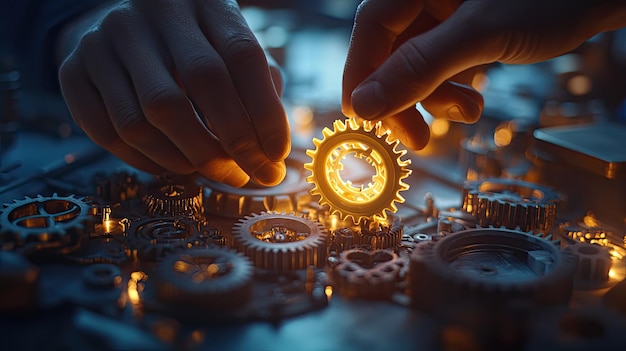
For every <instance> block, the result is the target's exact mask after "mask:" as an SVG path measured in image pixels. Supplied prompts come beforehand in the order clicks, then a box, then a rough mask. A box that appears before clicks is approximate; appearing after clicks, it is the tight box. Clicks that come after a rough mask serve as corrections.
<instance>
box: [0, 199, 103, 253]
mask: <svg viewBox="0 0 626 351" xmlns="http://www.w3.org/2000/svg"><path fill="white" fill-rule="evenodd" d="M3 207H4V208H3V209H2V211H1V212H0V246H1V247H3V248H9V249H15V248H22V249H24V250H25V251H26V252H28V251H30V250H42V249H46V250H47V249H54V250H56V252H58V253H67V252H70V251H73V250H75V249H76V248H78V246H79V245H80V239H81V235H82V234H83V233H84V232H90V231H93V230H92V229H93V228H91V225H92V224H93V223H94V221H93V218H91V217H92V216H91V215H92V214H93V212H94V211H93V208H92V207H91V206H90V205H89V204H87V203H86V202H85V201H84V200H83V198H76V197H74V196H73V195H70V196H58V195H57V194H53V195H52V196H41V195H38V196H37V197H35V198H29V197H27V198H25V199H24V200H15V201H14V202H13V203H10V204H5V205H4V206H3ZM90 228H91V229H90Z"/></svg>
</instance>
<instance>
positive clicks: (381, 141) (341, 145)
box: [304, 118, 411, 223]
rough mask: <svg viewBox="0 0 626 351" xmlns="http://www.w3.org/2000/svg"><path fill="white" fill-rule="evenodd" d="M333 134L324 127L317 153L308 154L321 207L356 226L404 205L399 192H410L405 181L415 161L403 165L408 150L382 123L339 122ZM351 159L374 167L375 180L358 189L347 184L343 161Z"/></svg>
mask: <svg viewBox="0 0 626 351" xmlns="http://www.w3.org/2000/svg"><path fill="white" fill-rule="evenodd" d="M333 127H334V130H330V129H329V128H324V129H323V130H322V134H323V136H324V138H323V139H322V140H319V139H313V144H314V145H315V148H316V149H315V150H307V155H309V156H310V157H311V162H310V163H307V164H305V165H304V167H305V168H306V169H308V170H309V171H310V172H311V175H310V176H308V177H307V181H309V182H310V183H313V184H315V187H314V188H313V189H312V190H311V194H313V195H319V196H320V204H326V205H328V206H329V208H330V211H331V213H338V214H339V215H340V216H341V218H344V219H346V218H351V219H352V220H353V221H354V222H355V223H359V222H361V221H362V220H365V219H371V218H372V217H375V216H379V217H382V218H386V216H387V214H386V211H390V212H396V211H397V210H398V208H397V207H396V204H395V203H396V202H398V203H402V202H404V198H403V197H402V196H401V195H400V192H401V191H403V190H407V189H408V188H409V186H408V184H406V183H404V182H403V179H404V178H406V177H408V176H409V174H411V170H410V169H408V168H407V167H408V166H409V164H410V160H403V159H402V156H404V155H405V154H406V150H398V148H397V147H398V145H399V144H400V142H399V141H398V140H393V139H391V137H390V135H389V132H388V131H385V130H383V128H382V124H381V123H380V122H379V123H372V122H370V121H365V122H363V123H362V124H361V123H359V122H358V121H357V119H355V118H350V119H347V120H345V121H341V120H336V121H335V122H334V123H333ZM349 155H352V156H354V157H355V158H358V159H360V160H363V161H365V162H367V163H368V164H369V166H371V167H373V169H374V173H373V175H372V176H371V179H368V180H366V181H363V182H362V183H361V184H360V185H358V186H355V185H353V183H356V180H355V179H344V176H343V174H342V171H345V168H346V167H344V163H343V162H344V160H345V158H346V157H347V156H349Z"/></svg>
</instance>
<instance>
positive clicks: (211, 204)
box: [201, 150, 314, 218]
mask: <svg viewBox="0 0 626 351" xmlns="http://www.w3.org/2000/svg"><path fill="white" fill-rule="evenodd" d="M304 158H305V157H304V153H303V152H301V153H299V152H297V150H294V151H293V152H292V153H291V154H290V155H289V157H288V158H287V159H286V160H285V165H286V167H287V173H286V175H285V179H284V180H283V181H282V182H281V183H280V184H279V185H277V186H274V187H271V188H248V187H244V188H235V187H231V186H229V185H226V184H224V183H220V182H214V181H212V180H209V179H202V180H201V182H202V184H203V185H205V198H206V210H207V212H208V213H212V214H216V215H219V216H223V217H229V218H241V217H242V216H245V215H247V214H249V213H259V212H261V211H276V212H286V213H289V212H300V211H302V210H304V209H307V208H309V207H310V205H309V204H311V203H313V202H314V201H313V197H312V195H311V194H310V193H309V191H310V190H311V189H312V188H313V186H312V185H311V184H309V183H308V182H307V181H306V175H305V169H304V163H305V162H306V161H305V160H304Z"/></svg>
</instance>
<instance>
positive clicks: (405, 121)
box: [382, 106, 430, 150]
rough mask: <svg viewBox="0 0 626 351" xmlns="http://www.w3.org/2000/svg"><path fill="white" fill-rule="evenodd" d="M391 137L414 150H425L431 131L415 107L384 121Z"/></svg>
mask: <svg viewBox="0 0 626 351" xmlns="http://www.w3.org/2000/svg"><path fill="white" fill-rule="evenodd" d="M382 123H383V125H384V126H385V128H387V129H388V130H389V131H390V132H391V137H392V138H395V139H399V140H400V142H401V143H402V144H404V145H405V146H406V147H408V148H410V149H413V150H420V149H423V148H424V147H425V146H426V144H428V140H429V139H430V131H429V128H428V125H427V124H426V122H424V118H423V117H422V115H421V114H420V113H419V111H417V109H416V108H415V106H413V107H410V108H408V109H406V110H404V111H401V112H400V113H398V114H396V115H395V116H392V117H389V118H386V119H385V120H383V121H382Z"/></svg>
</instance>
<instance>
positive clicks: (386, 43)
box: [342, 0, 424, 117]
mask: <svg viewBox="0 0 626 351" xmlns="http://www.w3.org/2000/svg"><path fill="white" fill-rule="evenodd" d="M423 9H424V1H406V0H383V1H380V0H364V1H363V2H362V3H361V4H360V5H359V7H358V9H357V13H356V17H355V20H354V28H353V29H352V37H351V38H350V48H349V50H348V57H347V59H346V64H345V67H344V72H343V88H342V110H343V113H344V114H345V115H346V116H349V117H353V116H355V113H354V110H353V108H352V102H351V95H352V91H353V90H354V88H356V87H357V86H358V85H359V84H360V83H361V82H362V81H363V80H364V79H365V78H366V77H368V76H369V75H370V74H371V73H372V72H374V71H375V70H376V68H377V67H378V66H380V65H381V64H382V63H383V62H384V61H385V60H386V59H387V58H388V57H389V55H390V54H391V52H392V51H393V47H394V42H395V41H396V38H397V37H398V36H399V35H400V34H402V32H404V30H405V29H407V28H408V27H409V26H410V25H411V23H413V21H415V19H417V17H418V16H419V15H420V13H422V11H423Z"/></svg>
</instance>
